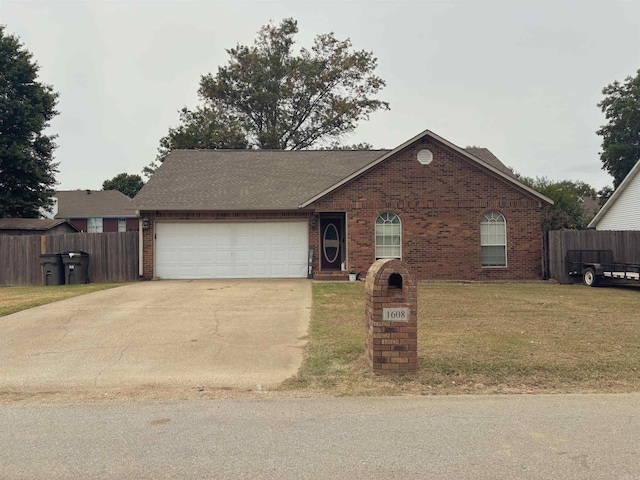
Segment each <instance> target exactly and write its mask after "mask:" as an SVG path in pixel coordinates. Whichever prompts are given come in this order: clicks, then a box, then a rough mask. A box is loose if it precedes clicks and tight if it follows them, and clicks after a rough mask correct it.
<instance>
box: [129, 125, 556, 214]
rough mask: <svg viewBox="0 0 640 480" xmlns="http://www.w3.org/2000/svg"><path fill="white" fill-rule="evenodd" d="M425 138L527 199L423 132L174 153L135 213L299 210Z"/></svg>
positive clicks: (485, 159) (500, 172) (475, 153)
mask: <svg viewBox="0 0 640 480" xmlns="http://www.w3.org/2000/svg"><path fill="white" fill-rule="evenodd" d="M425 136H429V137H430V138H432V139H433V140H436V141H437V142H440V143H442V144H444V145H445V146H446V147H448V148H451V149H453V150H455V151H456V152H457V153H459V154H460V155H462V156H463V157H465V158H466V159H468V160H469V161H471V162H473V163H475V164H477V165H480V166H481V167H482V168H484V169H486V170H489V171H490V172H492V173H493V174H495V175H497V176H498V177H500V178H502V179H504V180H506V181H507V182H509V183H511V184H513V185H515V186H517V187H518V188H520V189H521V190H523V191H524V192H526V193H528V194H529V195H531V196H533V197H535V198H538V199H539V200H541V201H543V202H546V203H549V204H552V203H553V201H552V200H550V199H549V198H547V197H545V196H544V195H542V194H540V193H538V192H537V191H535V190H533V189H532V188H530V187H527V186H526V185H524V184H522V183H520V181H519V180H518V179H517V178H516V177H515V175H514V174H513V172H511V170H509V169H508V168H507V167H506V166H505V165H504V164H503V163H502V162H500V160H498V159H497V158H496V157H495V155H493V154H492V153H491V152H490V151H489V150H488V149H486V148H478V147H474V148H471V149H469V151H467V150H465V149H462V148H460V147H457V146H455V145H454V144H452V143H450V142H448V141H447V140H445V139H443V138H441V137H439V136H438V135H436V134H434V133H433V132H430V131H429V130H425V131H424V132H422V133H421V134H419V135H417V136H415V137H413V138H412V139H410V140H408V141H407V142H405V143H403V144H402V145H400V146H399V147H397V148H395V149H394V150H294V151H291V150H288V151H284V150H173V151H172V152H171V153H170V154H169V155H168V156H167V158H166V159H165V161H164V162H163V164H162V165H161V166H160V168H158V170H157V171H156V173H155V174H154V175H153V176H152V177H151V179H150V180H149V181H148V182H147V183H146V184H145V186H144V187H142V190H140V192H138V195H136V197H135V198H134V199H133V208H136V209H137V210H173V211H178V210H223V211H224V210H226V211H249V210H297V209H299V208H306V207H308V206H309V205H310V204H312V203H313V202H315V201H316V200H318V199H320V198H322V197H324V196H325V195H327V194H329V193H330V192H332V191H334V190H336V189H337V188H339V187H341V186H342V185H344V184H345V183H347V182H349V181H350V180H352V179H354V178H356V177H357V176H359V175H361V174H362V173H364V172H366V171H367V170H369V169H370V168H373V167H374V166H376V165H378V164H379V163H380V162H383V161H384V160H386V159H388V158H390V157H392V156H393V155H395V154H396V153H398V152H400V151H401V150H403V149H404V148H406V147H408V146H409V145H411V144H412V143H414V142H416V141H419V140H421V139H422V138H424V137H425Z"/></svg>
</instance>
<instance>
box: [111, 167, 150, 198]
mask: <svg viewBox="0 0 640 480" xmlns="http://www.w3.org/2000/svg"><path fill="white" fill-rule="evenodd" d="M142 187H144V181H143V180H142V177H141V176H140V175H129V174H128V173H120V174H118V175H116V176H115V177H113V178H112V179H111V180H105V181H104V182H103V183H102V190H118V191H119V192H121V193H124V194H125V195H126V196H127V197H131V198H133V197H135V196H136V193H138V192H139V191H140V189H141V188H142Z"/></svg>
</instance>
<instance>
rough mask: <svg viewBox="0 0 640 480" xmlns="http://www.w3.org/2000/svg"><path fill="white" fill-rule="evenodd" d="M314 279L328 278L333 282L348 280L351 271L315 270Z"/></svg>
mask: <svg viewBox="0 0 640 480" xmlns="http://www.w3.org/2000/svg"><path fill="white" fill-rule="evenodd" d="M313 279H314V280H328V281H333V282H338V281H348V280H349V272H318V271H316V272H313Z"/></svg>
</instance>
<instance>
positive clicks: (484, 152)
mask: <svg viewBox="0 0 640 480" xmlns="http://www.w3.org/2000/svg"><path fill="white" fill-rule="evenodd" d="M465 150H466V151H467V152H469V153H470V154H471V155H473V156H474V157H478V158H479V159H480V160H482V161H483V162H485V163H488V164H489V165H491V166H492V167H494V168H497V169H498V170H500V171H501V172H502V173H506V174H507V175H509V176H511V177H513V178H515V179H517V178H518V177H516V176H515V174H514V173H513V171H512V170H511V169H510V168H507V166H506V165H505V164H504V163H502V162H501V161H500V160H498V157H496V156H495V155H494V154H493V153H491V151H490V150H489V149H488V148H483V147H467V148H465Z"/></svg>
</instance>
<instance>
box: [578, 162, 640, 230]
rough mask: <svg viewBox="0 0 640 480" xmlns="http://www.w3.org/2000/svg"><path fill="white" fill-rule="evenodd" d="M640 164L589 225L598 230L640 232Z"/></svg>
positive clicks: (639, 163) (637, 164) (632, 170)
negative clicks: (639, 210) (639, 208)
mask: <svg viewBox="0 0 640 480" xmlns="http://www.w3.org/2000/svg"><path fill="white" fill-rule="evenodd" d="M639 172H640V162H638V163H636V164H635V166H634V167H633V168H632V169H631V171H630V172H629V174H628V175H627V176H626V177H625V179H624V180H623V181H622V183H621V184H620V185H619V186H618V188H616V189H615V191H614V192H613V194H612V195H611V197H609V200H607V203H605V204H604V205H603V206H602V208H601V209H600V211H599V212H598V213H597V214H596V216H595V217H594V218H593V220H591V223H589V228H595V229H596V230H640V213H639V212H638V207H640V174H639Z"/></svg>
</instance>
